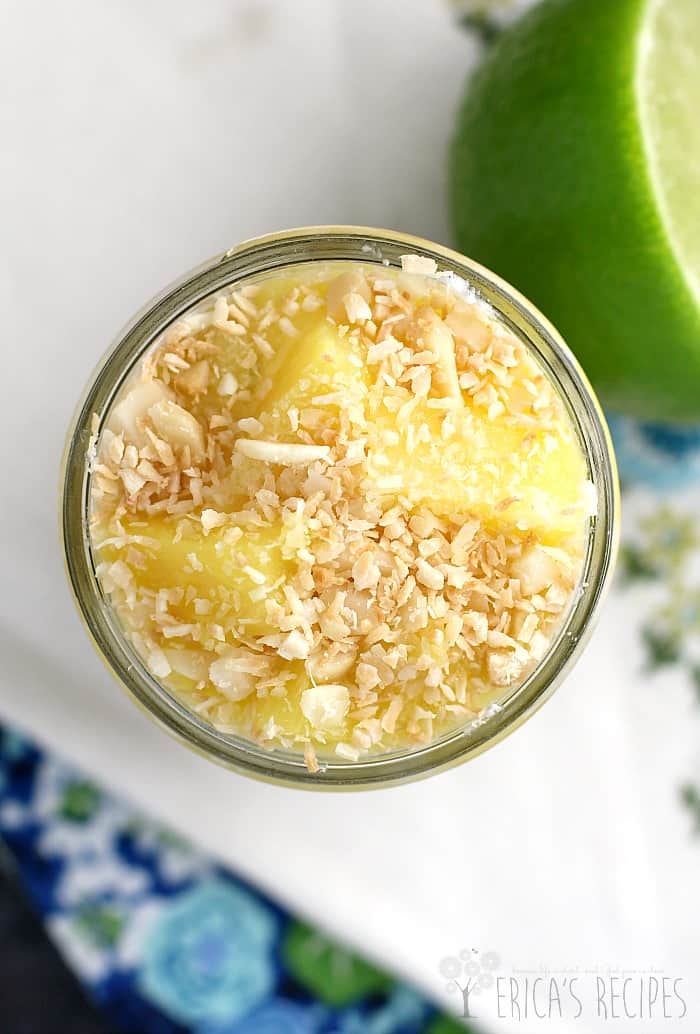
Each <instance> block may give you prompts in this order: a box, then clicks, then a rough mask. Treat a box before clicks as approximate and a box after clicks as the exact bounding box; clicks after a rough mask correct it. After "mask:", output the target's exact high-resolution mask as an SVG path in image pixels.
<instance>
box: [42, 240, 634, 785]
mask: <svg viewBox="0 0 700 1034" xmlns="http://www.w3.org/2000/svg"><path fill="white" fill-rule="evenodd" d="M407 253H410V254H413V255H419V256H421V257H425V258H430V259H434V260H435V261H436V262H437V263H438V267H439V271H440V272H448V273H452V274H454V275H456V276H457V277H459V278H460V279H461V280H463V281H466V282H467V283H468V285H469V286H470V287H471V288H473V289H474V290H476V292H477V293H478V295H479V296H480V297H481V298H483V299H484V300H485V301H486V302H488V303H489V304H490V305H491V306H492V307H493V309H494V310H495V311H496V313H497V315H498V317H499V319H500V320H502V321H503V322H504V323H505V324H506V326H508V327H509V328H510V329H511V330H512V331H514V332H515V333H516V335H517V336H518V337H519V338H520V339H521V340H524V341H525V343H526V344H527V346H528V347H529V348H530V350H531V351H532V352H533V354H534V355H535V356H536V358H537V360H538V362H539V363H540V364H541V365H542V366H544V367H545V369H546V371H547V374H548V375H549V377H550V378H551V379H552V381H553V382H554V383H555V385H556V387H557V389H558V390H559V393H560V394H561V396H562V399H563V401H564V403H565V405H566V407H567V409H568V411H569V415H570V418H571V420H572V422H573V424H574V426H575V428H576V431H577V433H578V437H579V440H580V442H581V445H582V448H583V451H584V454H585V458H586V463H587V466H588V471H589V477H590V478H591V480H592V481H593V484H594V486H595V488H596V494H597V506H598V510H597V514H596V516H595V517H594V518H591V520H590V526H589V533H588V538H587V548H586V556H585V559H584V566H583V572H582V575H581V580H580V583H579V590H578V594H577V598H576V599H575V601H574V603H573V604H572V605H571V607H570V609H569V612H568V615H567V617H566V619H565V621H564V622H563V624H562V626H561V628H560V630H559V632H558V633H557V635H556V636H555V638H554V639H553V641H552V643H551V644H550V646H549V648H548V650H547V653H546V654H545V655H544V657H543V658H542V660H541V661H540V662H539V663H538V664H537V666H536V667H535V669H534V670H533V671H532V673H531V674H530V675H529V676H528V678H527V679H526V680H525V681H524V682H523V683H522V684H520V685H519V686H517V687H516V688H515V689H514V690H512V691H510V692H508V693H507V694H505V695H504V696H503V697H502V698H501V699H500V701H499V703H498V705H496V706H494V707H491V708H489V709H487V712H486V713H485V714H484V715H482V716H481V717H478V718H476V719H473V720H472V721H470V722H467V723H465V725H464V726H462V727H458V728H456V729H454V730H452V731H451V732H449V733H446V734H444V735H443V736H441V737H439V738H437V739H436V740H434V741H432V742H431V743H428V744H426V745H424V746H421V747H417V748H411V749H408V750H397V751H392V752H388V753H382V754H377V755H368V756H367V757H365V758H361V759H359V760H357V761H344V760H338V761H337V762H336V761H332V762H327V763H326V762H323V763H322V764H321V769H320V771H319V772H318V773H315V774H312V773H311V772H309V771H308V769H307V768H306V765H305V763H304V759H303V756H302V755H301V753H298V752H291V751H289V752H287V751H282V750H274V751H272V750H269V749H267V748H264V747H262V746H260V745H258V744H256V743H254V742H252V741H249V740H247V739H245V738H244V737H238V736H234V735H231V734H227V733H223V732H219V731H218V730H216V729H215V728H214V727H213V726H211V725H208V724H207V723H206V722H205V721H203V720H202V719H201V718H199V717H198V716H197V715H196V714H195V713H194V712H193V711H191V710H189V709H188V708H187V707H186V706H185V705H184V704H182V703H181V702H180V701H178V700H177V698H176V697H174V696H173V695H171V694H170V693H169V692H168V691H167V690H166V689H165V688H164V687H163V686H161V685H160V684H159V683H158V681H157V680H156V679H154V677H153V676H152V675H151V674H150V673H149V672H148V671H147V669H146V668H145V665H144V664H143V661H142V660H141V659H140V658H139V656H138V654H137V653H136V651H135V650H134V648H133V647H131V646H130V645H129V644H128V642H127V640H126V637H125V635H124V634H123V632H121V630H120V628H119V623H118V620H117V619H116V617H115V616H114V614H113V613H112V612H111V608H110V606H109V604H108V603H107V602H106V600H105V599H104V597H103V595H102V592H101V589H100V587H99V583H98V580H97V577H96V573H95V566H94V563H93V556H92V552H91V547H90V542H89V533H88V522H87V514H88V499H89V479H90V474H89V470H88V452H89V448H90V443H91V442H92V441H94V435H95V424H94V414H97V416H98V420H99V422H100V425H101V423H102V421H103V420H104V417H105V415H106V413H107V412H108V411H109V409H110V406H111V404H112V402H113V400H114V399H115V397H116V395H117V394H118V392H119V390H120V388H121V386H122V385H123V384H124V382H125V380H126V379H127V377H128V376H129V374H130V373H131V371H132V370H133V368H134V366H135V364H136V363H137V362H138V361H139V360H140V358H141V357H142V355H143V354H144V353H145V352H147V351H148V349H149V348H150V347H151V346H152V344H153V343H154V341H155V340H156V339H157V338H158V336H159V335H160V334H161V333H162V332H163V331H164V330H165V329H166V327H168V326H169V325H171V324H172V323H173V322H175V321H176V320H177V319H178V318H179V317H181V316H182V315H183V314H184V313H186V312H187V311H189V310H191V309H192V308H193V307H194V306H196V305H197V304H199V303H200V302H201V301H203V300H204V299H205V298H207V297H208V296H210V295H212V294H215V293H216V291H217V290H221V289H222V288H224V287H226V288H229V287H230V286H231V285H232V284H235V283H236V282H238V281H241V280H248V279H249V278H250V277H251V276H258V275H262V274H271V273H274V272H275V271H279V270H281V269H283V268H288V267H290V266H294V265H301V264H303V263H310V262H318V261H326V262H332V261H350V262H362V263H365V264H368V265H372V264H383V265H385V266H386V265H389V266H393V267H395V268H398V267H400V258H401V255H405V254H407ZM62 481H63V490H62V496H61V514H60V521H61V534H62V541H63V550H64V559H65V563H66V569H67V574H68V580H69V583H70V586H71V589H72V591H73V595H74V598H75V601H76V604H77V607H78V611H79V613H80V615H81V617H82V619H83V622H84V624H85V625H86V627H87V630H88V632H89V634H90V636H91V638H92V640H93V643H94V645H95V646H96V648H97V650H98V653H99V654H100V655H101V657H102V659H103V660H104V661H105V663H106V665H107V667H108V669H109V670H110V671H111V673H112V674H113V675H114V676H115V677H116V678H117V681H118V682H119V683H120V684H121V685H122V686H123V687H124V688H126V689H127V690H128V692H129V693H130V694H131V696H132V698H133V699H134V700H135V701H136V702H137V703H138V704H140V705H141V707H142V708H143V709H145V710H146V712H147V713H148V714H149V715H150V716H151V717H152V718H154V719H155V720H156V721H158V722H159V724H160V725H161V726H163V727H164V728H165V729H166V730H167V731H169V732H170V733H172V734H173V735H175V736H176V737H177V738H178V739H179V740H180V741H181V742H184V743H185V744H186V745H188V746H189V747H191V748H192V749H194V750H195V751H197V752H199V753H200V754H203V755H204V756H206V757H207V758H209V759H210V760H213V761H216V762H218V763H220V764H222V765H224V766H227V767H229V768H232V769H234V770H237V771H239V772H242V773H245V774H247V775H251V776H254V777H257V778H260V779H264V780H267V781H270V782H275V783H279V784H283V785H294V786H300V787H307V788H314V789H324V788H325V789H329V788H331V789H343V788H361V787H377V786H385V785H388V784H391V783H396V782H403V781H407V780H409V779H415V778H419V777H422V776H425V775H428V774H431V773H433V772H435V771H438V770H440V769H444V768H447V767H449V766H452V765H455V764H458V763H460V762H462V761H465V760H467V759H468V758H471V757H474V756H475V755H477V754H479V753H481V752H482V751H484V750H485V749H487V748H488V747H490V746H492V745H493V744H495V743H497V742H499V741H500V740H501V739H503V738H504V737H505V736H506V735H507V734H508V733H510V732H512V731H513V730H514V729H516V728H517V727H518V726H519V725H521V724H522V723H523V722H524V721H525V720H526V719H527V718H528V717H529V716H530V715H531V714H533V713H534V711H535V710H537V708H538V707H540V706H541V705H542V704H543V703H544V701H545V700H546V699H548V697H549V696H550V695H551V694H552V693H553V692H554V690H555V689H556V688H557V686H558V685H559V684H560V682H561V681H562V679H563V678H564V676H565V675H566V673H567V672H568V671H569V670H570V668H571V666H572V665H573V663H574V661H575V660H576V659H577V657H578V656H579V654H580V652H581V650H582V648H583V646H584V644H585V642H586V641H587V639H588V637H589V635H590V633H591V631H592V628H593V624H594V619H595V617H596V615H597V613H598V611H599V608H600V604H601V602H602V600H603V598H604V596H605V593H606V591H607V589H608V587H609V584H610V580H611V577H612V573H613V569H614V561H615V556H616V552H617V545H618V538H619V487H618V481H617V472H616V467H615V459H614V453H613V449H612V443H611V440H610V434H609V432H608V429H607V425H606V422H605V418H604V416H603V413H602V410H601V408H600V405H599V403H598V400H597V399H596V397H595V394H594V392H593V389H592V388H591V386H590V384H589V382H588V380H587V378H586V376H585V374H584V373H583V371H582V370H581V368H580V366H579V365H578V362H577V361H576V359H575V358H574V356H573V355H572V353H571V352H570V350H569V349H568V347H567V346H566V344H565V343H564V341H563V340H562V338H561V336H560V335H559V333H558V332H557V331H556V330H555V328H554V327H553V326H552V325H551V324H550V323H549V321H548V320H547V319H546V318H545V317H544V316H543V315H542V314H541V313H540V312H539V311H538V310H537V309H536V308H535V307H534V306H533V305H532V304H531V303H530V302H529V301H527V299H525V298H524V297H523V296H522V295H520V294H519V293H518V292H517V291H516V290H515V289H514V288H513V287H511V286H510V285H509V284H507V283H506V282H505V281H503V280H501V279H500V278H499V277H498V276H496V275H495V274H493V273H491V272H490V271H489V270H487V269H486V268H484V267H483V266H481V265H479V264H478V263H476V262H473V261H472V260H471V259H468V258H466V257H465V256H463V255H460V254H459V253H458V252H455V251H453V250H451V249H449V248H445V247H443V246H441V245H438V244H434V243H432V242H430V241H427V240H423V239H422V238H419V237H414V236H411V235H409V234H404V233H398V232H395V231H393V230H381V229H375V228H371V227H359V226H311V227H302V228H298V229H291V230H285V231H281V232H279V233H274V234H269V235H266V236H263V237H257V238H253V239H251V240H247V241H244V242H242V243H241V244H239V245H236V246H235V247H233V248H231V249H229V250H228V251H226V252H224V253H223V255H217V256H215V257H214V258H212V259H210V260H208V261H207V262H205V263H203V264H202V265H200V266H198V267H197V268H195V269H193V270H191V271H190V272H188V273H186V274H185V275H184V276H183V277H181V278H180V279H178V280H177V281H176V282H175V283H174V284H172V285H170V286H169V287H168V288H166V289H165V290H164V291H162V292H161V293H160V294H159V295H157V296H156V297H155V298H154V299H153V300H152V301H150V302H148V303H147V304H146V306H144V308H142V309H141V310H140V311H139V312H138V313H137V314H136V315H135V316H134V317H133V319H132V320H131V321H130V322H129V324H127V326H126V327H125V328H124V329H123V330H122V331H121V333H120V334H119V335H118V336H117V338H116V339H115V341H114V342H113V343H112V345H111V346H110V348H109V349H108V350H107V352H106V354H105V356H104V357H103V359H102V361H101V362H100V364H99V365H98V367H97V369H96V371H95V372H94V373H93V375H92V377H91V379H90V381H89V383H88V385H87V387H86V389H85V391H84V394H83V397H82V399H81V401H80V403H79V405H78V407H77V410H76V413H75V415H74V418H73V422H72V424H71V427H70V429H69V433H68V438H67V443H66V449H65V453H64V459H63V479H62Z"/></svg>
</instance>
